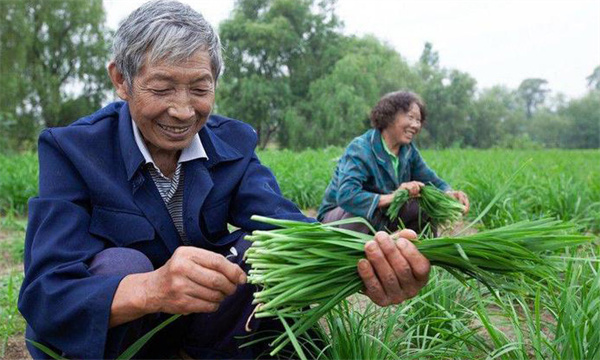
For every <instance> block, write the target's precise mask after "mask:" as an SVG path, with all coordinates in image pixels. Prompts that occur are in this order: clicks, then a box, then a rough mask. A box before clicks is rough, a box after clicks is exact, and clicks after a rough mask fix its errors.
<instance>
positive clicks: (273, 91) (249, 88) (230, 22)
mask: <svg viewBox="0 0 600 360" xmlns="http://www.w3.org/2000/svg"><path fill="white" fill-rule="evenodd" d="M333 5H334V2H333V1H323V2H320V3H319V4H316V5H315V3H314V1H313V0H301V1H293V0H241V1H238V2H237V3H236V6H235V8H234V10H233V12H232V16H231V17H230V18H229V19H227V20H225V21H224V22H223V23H222V24H221V26H220V34H221V38H222V40H223V45H224V48H225V58H226V59H227V68H226V70H225V74H224V76H223V78H222V81H221V84H220V89H219V98H218V105H219V108H218V111H220V112H223V113H224V114H227V115H228V116H232V117H237V118H240V119H244V120H245V121H247V122H249V123H250V124H252V125H253V126H254V127H255V128H256V131H257V132H258V134H259V136H260V138H261V146H262V147H265V146H266V145H267V144H268V143H269V141H271V140H272V139H273V137H274V136H275V135H276V134H277V133H278V132H280V131H281V129H282V126H283V123H284V121H285V120H286V119H290V116H295V115H294V114H297V113H298V111H297V110H296V109H295V106H296V104H297V102H299V101H301V100H302V99H303V98H304V97H305V96H306V94H307V93H308V88H309V84H310V83H311V82H312V81H313V80H315V79H317V78H319V77H320V76H322V75H323V74H326V73H328V72H329V70H330V68H331V67H333V65H334V64H335V62H336V61H337V60H338V59H339V57H340V55H339V51H338V50H337V49H338V47H339V46H341V44H342V43H343V41H340V40H343V36H342V35H341V34H340V33H339V28H340V23H339V21H338V19H337V17H336V16H335V14H334V12H333Z"/></svg>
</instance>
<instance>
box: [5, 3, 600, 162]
mask: <svg viewBox="0 0 600 360" xmlns="http://www.w3.org/2000/svg"><path fill="white" fill-rule="evenodd" d="M0 13H1V14H2V16H3V17H4V19H3V21H2V22H0V55H1V56H0V74H1V79H2V86H3V90H2V92H0V97H1V99H0V132H1V133H2V136H0V149H1V150H0V151H3V152H9V151H19V150H27V149H31V148H33V147H34V146H35V139H36V138H37V134H38V133H39V131H40V129H41V128H44V127H49V126H63V125H67V124H69V123H71V122H73V121H74V120H76V119H77V118H79V117H81V116H85V115H87V114H90V113H92V112H93V111H95V110H97V109H98V108H99V107H100V106H101V105H102V104H103V103H106V102H107V101H108V99H112V98H114V95H112V92H111V87H110V82H109V80H108V76H107V75H106V70H105V68H106V63H107V62H108V60H109V57H110V42H111V39H112V35H113V33H112V31H111V30H110V29H108V27H107V26H106V24H105V13H104V9H103V7H102V1H101V0H91V1H86V2H81V1H77V4H74V1H73V0H56V1H51V2H49V1H43V0H29V1H16V0H8V1H7V0H4V1H2V2H0ZM219 33H220V35H221V40H222V42H223V45H224V57H225V72H224V74H223V76H222V77H221V79H220V80H219V84H218V87H217V98H216V108H215V112H217V113H221V114H223V115H226V116H230V117H234V118H238V119H241V120H244V121H246V122H248V123H250V124H251V125H252V126H254V127H255V129H256V130H257V132H258V133H259V135H260V146H261V147H266V146H268V145H271V144H274V145H276V146H279V147H285V148H291V149H304V148H307V147H312V148H319V147H324V146H329V145H338V146H344V145H346V144H347V143H348V142H349V141H350V140H351V139H352V138H353V137H355V136H357V135H359V134H361V133H362V132H364V131H365V130H366V129H367V128H368V127H369V120H368V115H369V111H370V109H371V108H372V107H373V105H374V104H375V103H376V102H377V100H378V99H379V98H380V97H381V96H382V95H383V94H385V93H388V92H390V91H396V90H399V89H405V90H411V91H414V92H416V93H419V94H420V95H421V96H422V97H423V99H424V100H425V102H426V103H427V106H428V109H429V120H428V124H427V126H426V128H425V129H424V130H423V131H422V134H421V135H420V136H419V140H418V142H419V145H420V146H422V147H438V148H445V147H474V148H490V147H504V148H536V147H539V148H542V147H548V148H598V147H600V66H598V67H596V69H593V71H591V74H590V76H589V77H588V78H587V81H588V87H589V91H588V92H587V93H586V94H585V95H584V96H582V97H580V98H577V99H572V100H566V98H565V96H563V95H561V94H560V93H559V94H556V95H552V93H551V91H550V89H549V84H548V82H547V81H546V80H545V79H538V78H530V79H524V80H523V81H522V83H521V84H520V86H519V87H518V88H517V89H510V88H507V87H502V86H494V87H491V88H487V89H481V90H480V89H478V88H477V82H476V80H475V79H474V78H473V77H472V76H470V75H469V74H468V73H466V72H462V71H459V70H456V69H449V68H445V67H443V66H442V65H441V61H440V54H439V53H438V52H437V51H436V50H435V48H434V46H433V45H432V44H430V43H427V44H425V46H424V48H423V51H422V54H421V57H420V59H419V61H417V62H416V63H414V64H410V63H408V62H407V61H406V60H405V59H404V58H403V57H402V55H401V54H400V53H398V51H397V50H395V49H394V48H392V47H391V46H389V45H388V44H386V43H384V42H382V41H381V40H379V39H377V38H375V37H373V36H363V37H357V36H352V35H345V34H344V33H343V23H342V21H341V20H340V19H339V18H338V17H337V15H336V13H335V0H322V1H316V0H238V1H237V2H236V4H235V7H234V9H233V11H232V13H231V14H230V16H229V18H227V19H226V20H225V21H223V22H222V23H221V24H219Z"/></svg>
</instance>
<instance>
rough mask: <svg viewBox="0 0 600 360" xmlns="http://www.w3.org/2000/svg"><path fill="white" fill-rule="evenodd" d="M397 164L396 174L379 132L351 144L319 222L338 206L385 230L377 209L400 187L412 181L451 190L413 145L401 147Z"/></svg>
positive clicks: (323, 207) (331, 185)
mask: <svg viewBox="0 0 600 360" xmlns="http://www.w3.org/2000/svg"><path fill="white" fill-rule="evenodd" d="M398 160H399V161H398V173H396V171H395V170H394V168H393V165H392V160H391V158H390V155H388V154H387V153H386V152H385V149H384V148H383V144H382V143H381V133H380V132H379V130H376V129H371V130H369V131H367V132H366V133H364V134H363V135H361V136H359V137H357V138H355V139H354V140H352V142H351V143H350V145H348V147H347V148H346V151H345V152H344V154H343V155H342V157H341V158H340V160H339V162H338V165H337V167H336V169H335V172H334V174H333V177H332V179H331V182H330V183H329V186H327V189H326V190H325V197H324V198H323V202H322V203H321V207H320V208H319V212H318V214H317V219H318V220H319V221H322V220H323V217H324V216H325V214H326V213H327V212H329V211H331V210H333V209H335V208H336V207H337V206H339V207H341V208H342V209H344V210H345V211H346V212H349V213H351V214H354V215H356V216H360V217H363V218H365V219H367V220H369V222H371V224H373V226H374V227H375V228H376V229H377V230H382V229H384V228H385V227H386V226H387V225H388V224H387V221H386V220H387V219H386V217H385V216H381V213H382V212H381V211H380V210H378V209H377V204H379V197H380V196H381V195H382V194H389V193H392V192H394V190H396V189H397V188H398V187H399V186H400V184H402V183H404V182H407V181H413V180H417V181H421V182H423V183H426V184H428V183H431V184H433V185H434V186H436V187H437V188H438V189H440V190H442V191H447V190H450V186H449V185H448V184H447V183H446V182H445V181H443V180H442V179H440V178H439V177H438V176H437V175H436V173H435V172H434V171H433V170H431V169H430V168H429V167H428V166H427V164H426V163H425V161H424V160H423V158H422V157H421V154H420V153H419V150H417V148H416V146H415V145H414V144H412V143H410V144H408V145H404V146H402V147H401V148H400V152H399V156H398Z"/></svg>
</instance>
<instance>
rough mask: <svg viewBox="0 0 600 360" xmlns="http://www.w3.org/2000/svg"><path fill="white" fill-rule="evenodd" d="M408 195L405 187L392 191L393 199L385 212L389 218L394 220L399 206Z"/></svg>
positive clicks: (405, 200) (406, 199) (398, 211)
mask: <svg viewBox="0 0 600 360" xmlns="http://www.w3.org/2000/svg"><path fill="white" fill-rule="evenodd" d="M408 198H409V195H408V190H406V189H397V190H396V191H394V199H393V200H392V203H391V204H390V206H389V207H388V209H387V212H386V213H385V214H386V215H387V217H388V218H389V219H390V220H392V221H393V220H396V219H397V218H398V214H399V213H400V208H401V207H402V205H404V203H405V202H407V201H408Z"/></svg>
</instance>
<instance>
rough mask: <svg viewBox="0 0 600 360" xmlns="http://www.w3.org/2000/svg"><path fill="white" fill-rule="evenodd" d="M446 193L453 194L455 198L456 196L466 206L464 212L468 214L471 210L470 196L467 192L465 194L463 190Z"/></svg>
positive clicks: (447, 192)
mask: <svg viewBox="0 0 600 360" xmlns="http://www.w3.org/2000/svg"><path fill="white" fill-rule="evenodd" d="M446 194H448V195H450V196H452V197H453V198H455V199H456V200H458V202H460V203H461V204H463V206H464V207H465V210H464V213H465V214H467V213H468V212H469V207H470V206H469V197H468V196H467V194H465V193H464V192H462V191H458V190H457V191H453V190H450V191H446Z"/></svg>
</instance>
